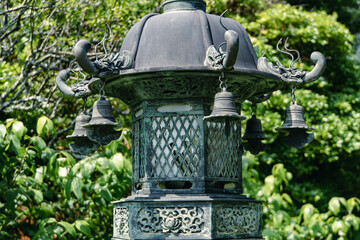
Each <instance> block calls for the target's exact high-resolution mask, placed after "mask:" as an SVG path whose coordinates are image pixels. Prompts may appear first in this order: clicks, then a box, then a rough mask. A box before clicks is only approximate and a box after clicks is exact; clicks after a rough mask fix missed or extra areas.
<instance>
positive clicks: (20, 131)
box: [11, 121, 27, 140]
mask: <svg viewBox="0 0 360 240" xmlns="http://www.w3.org/2000/svg"><path fill="white" fill-rule="evenodd" d="M11 131H12V132H13V133H14V134H15V135H16V137H17V138H18V139H19V140H21V138H22V137H23V136H24V135H25V133H26V132H27V129H26V127H25V126H24V124H23V123H22V122H20V121H14V122H13V124H12V125H11Z"/></svg>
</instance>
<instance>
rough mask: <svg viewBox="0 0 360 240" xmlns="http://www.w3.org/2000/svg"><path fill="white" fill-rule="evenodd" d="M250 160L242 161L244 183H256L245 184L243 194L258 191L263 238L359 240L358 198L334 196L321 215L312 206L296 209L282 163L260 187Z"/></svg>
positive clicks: (287, 172) (288, 173)
mask: <svg viewBox="0 0 360 240" xmlns="http://www.w3.org/2000/svg"><path fill="white" fill-rule="evenodd" d="M252 158H253V157H251V156H249V157H246V158H244V163H245V167H246V168H245V170H248V169H249V170H250V169H251V172H250V173H248V174H245V175H244V181H245V182H247V183H249V182H252V183H256V184H251V185H248V184H246V185H245V192H247V193H249V194H250V195H253V194H254V189H257V194H256V196H254V197H256V198H257V199H260V200H263V201H264V204H263V218H264V222H265V224H264V231H263V235H264V237H265V239H271V240H274V239H275V240H278V239H299V240H300V239H343V240H345V239H349V240H350V239H359V237H360V235H359V228H360V217H359V216H360V199H359V198H356V197H352V198H349V199H347V200H346V199H345V198H343V197H333V198H331V199H330V201H329V203H328V205H327V208H326V209H325V210H324V211H323V212H321V211H320V210H319V209H317V208H316V207H315V206H314V205H313V204H311V203H305V204H304V205H302V206H301V207H299V206H296V205H295V204H294V200H293V199H292V198H291V196H290V195H291V192H292V191H293V189H292V186H291V180H292V174H291V173H290V172H289V171H287V169H286V168H285V166H284V164H282V163H278V164H275V165H274V166H273V168H272V171H271V175H269V176H267V177H266V178H265V180H264V184H261V182H260V180H259V177H258V176H259V173H258V172H257V171H256V170H254V169H253V167H254V166H253V165H254V164H256V162H255V161H253V159H252Z"/></svg>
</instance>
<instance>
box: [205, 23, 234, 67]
mask: <svg viewBox="0 0 360 240" xmlns="http://www.w3.org/2000/svg"><path fill="white" fill-rule="evenodd" d="M224 38H225V42H224V43H222V44H221V45H220V46H219V47H218V49H216V47H215V46H214V45H211V46H210V47H209V48H208V49H207V51H206V57H205V65H206V66H209V67H210V68H211V69H213V70H230V69H232V68H233V66H234V64H235V62H236V58H237V55H238V51H239V35H238V33H237V32H235V31H233V30H227V31H226V32H225V34H224ZM223 44H226V45H227V48H226V51H225V52H223V51H222V50H221V46H222V45H223Z"/></svg>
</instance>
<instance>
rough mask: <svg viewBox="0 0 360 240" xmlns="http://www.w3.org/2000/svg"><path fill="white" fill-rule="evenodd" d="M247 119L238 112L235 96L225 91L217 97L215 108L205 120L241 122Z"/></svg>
mask: <svg viewBox="0 0 360 240" xmlns="http://www.w3.org/2000/svg"><path fill="white" fill-rule="evenodd" d="M244 119H246V117H245V116H242V115H240V114H238V113H237V112H236V108H235V100H234V95H233V94H232V93H231V92H227V91H226V90H225V89H223V90H222V91H221V92H218V93H217V94H216V95H215V100H214V108H213V110H212V112H211V114H210V115H209V116H205V117H204V120H206V121H214V122H226V121H228V122H229V121H241V120H244Z"/></svg>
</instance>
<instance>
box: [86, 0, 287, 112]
mask: <svg viewBox="0 0 360 240" xmlns="http://www.w3.org/2000/svg"><path fill="white" fill-rule="evenodd" d="M205 7H206V4H205V2H204V1H202V0H169V1H166V2H165V3H164V4H163V9H164V12H163V13H162V14H158V13H151V14H148V15H146V16H144V17H143V18H142V19H141V20H140V21H139V22H138V23H136V24H135V25H134V26H133V27H132V28H131V29H130V30H129V32H128V34H127V35H126V37H125V39H124V41H123V44H122V47H121V50H120V52H121V53H122V54H126V55H127V56H131V61H129V63H130V62H131V64H129V66H130V67H128V68H126V69H121V70H120V71H119V74H118V75H117V76H114V77H110V78H107V80H106V86H105V88H104V89H105V92H106V95H108V96H113V97H117V98H120V99H122V100H123V101H124V102H125V103H127V104H129V105H135V104H137V103H139V102H141V101H143V100H150V99H157V98H158V97H159V96H161V97H162V98H168V99H176V98H203V99H206V101H207V100H209V102H210V101H212V99H213V96H214V94H215V93H216V92H217V91H218V90H219V88H218V86H219V82H218V79H219V76H220V72H221V71H224V70H225V69H224V67H225V64H223V62H225V60H226V56H227V55H226V54H227V53H226V54H224V53H225V51H226V50H227V48H228V47H229V46H227V45H231V44H223V43H224V42H225V33H228V32H232V33H234V34H235V35H236V34H237V35H238V38H237V36H236V39H238V40H239V41H238V43H237V41H236V43H235V44H234V43H233V44H232V46H235V48H238V51H237V53H238V54H237V57H236V61H235V59H234V58H233V59H232V60H231V62H232V63H234V62H235V63H234V65H233V67H232V66H230V67H229V68H226V71H225V72H226V73H225V74H226V78H227V79H228V86H229V91H231V92H232V93H233V94H234V96H235V98H236V101H237V102H243V101H244V100H245V99H248V98H249V97H252V96H256V95H261V94H265V93H269V92H272V91H275V90H277V89H280V88H281V86H282V81H280V80H279V77H278V76H276V75H273V74H271V73H267V72H264V71H259V70H258V69H257V61H258V58H257V56H256V54H255V51H254V48H253V46H252V44H251V42H250V39H249V36H248V34H247V32H246V31H245V29H244V28H243V27H242V26H241V24H240V23H238V22H237V21H235V20H233V19H230V18H222V17H220V16H216V15H212V14H207V13H206V12H205ZM225 28H227V29H229V30H231V31H227V29H225ZM236 45H238V47H237V46H236ZM219 46H221V47H220V48H219ZM229 49H231V47H229ZM210 50H211V51H210ZM229 55H231V54H229ZM219 56H220V59H221V61H220V64H219V61H217V60H218V59H217V57H219ZM233 56H234V55H233ZM235 56H236V55H235ZM223 58H225V59H224V61H222V59H223ZM229 59H230V57H229ZM216 64H217V65H216ZM223 65H224V66H223ZM214 66H215V67H214ZM216 67H218V68H216ZM221 67H222V68H221ZM89 88H90V89H91V90H92V91H93V92H97V91H98V88H99V81H96V80H93V81H92V82H91V83H90V85H89Z"/></svg>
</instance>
